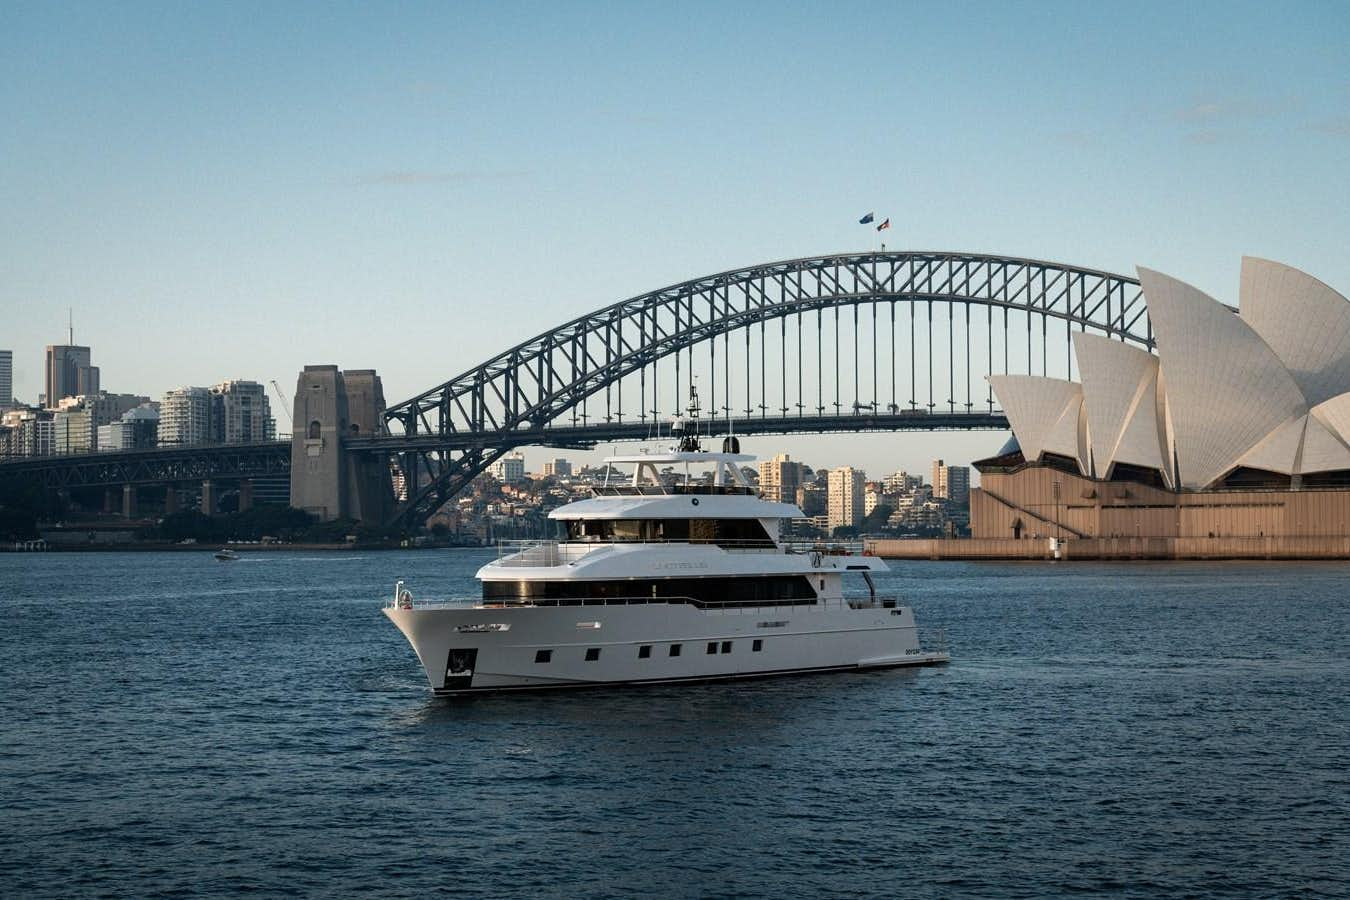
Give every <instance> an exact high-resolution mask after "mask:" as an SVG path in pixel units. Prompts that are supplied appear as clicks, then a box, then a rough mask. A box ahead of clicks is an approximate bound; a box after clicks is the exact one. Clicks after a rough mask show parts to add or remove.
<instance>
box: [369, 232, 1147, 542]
mask: <svg viewBox="0 0 1350 900" xmlns="http://www.w3.org/2000/svg"><path fill="white" fill-rule="evenodd" d="M1075 330H1084V331H1092V332H1095V333H1098V334H1105V335H1107V336H1110V337H1112V338H1116V339H1119V340H1122V341H1127V342H1131V343H1134V344H1136V345H1138V346H1141V347H1145V348H1148V349H1152V347H1153V333H1152V329H1151V326H1150V324H1149V321H1148V315H1147V310H1146V307H1145V302H1144V297H1143V293H1142V290H1141V288H1140V286H1139V282H1138V281H1137V280H1136V279H1133V278H1129V277H1126V276H1122V275H1114V274H1111V273H1108V272H1102V271H1097V270H1092V269H1083V268H1078V267H1074V266H1068V265H1063V264H1060V263H1052V262H1044V261H1039V260H1030V259H1018V258H1013V257H1003V256H989V255H981V254H970V253H945V252H926V251H894V252H888V251H882V252H865V253H847V254H835V255H827V256H816V257H808V258H804V259H794V260H786V261H782V262H774V263H767V264H763V265H758V266H752V267H749V268H744V269H737V270H732V271H727V272H721V273H719V274H716V275H710V276H707V277H705V278H698V279H693V280H690V281H686V282H682V283H680V284H676V285H671V286H669V287H665V288H661V289H659V290H656V291H652V292H650V293H647V294H642V295H640V296H637V297H633V298H631V299H628V300H624V301H621V302H619V303H615V304H613V305H611V306H607V307H605V308H603V309H600V310H597V311H596V312H593V313H590V314H588V315H585V316H581V317H578V318H576V319H573V320H572V321H570V322H567V323H565V324H563V325H561V326H559V327H557V328H554V329H551V330H549V331H546V332H544V333H542V334H540V335H538V336H536V337H534V338H532V339H530V340H528V341H525V342H524V343H521V344H518V345H517V346H515V347H512V348H511V349H509V350H506V351H504V352H503V353H500V354H498V355H497V356H495V357H493V358H492V359H490V360H488V361H486V362H484V363H482V364H481V365H479V366H476V367H475V368H472V369H469V370H467V371H465V372H463V373H461V374H460V375H458V376H456V377H455V378H452V379H450V380H449V381H446V382H444V383H442V384H440V385H437V386H436V387H434V388H431V389H430V390H427V391H424V392H422V393H420V394H418V395H417V396H415V397H413V398H411V399H409V400H407V401H404V402H403V403H400V404H398V405H396V406H393V407H391V408H390V409H388V411H387V412H386V421H387V425H388V427H389V432H390V436H389V437H388V438H385V439H383V440H381V441H379V442H378V443H379V444H380V445H382V446H383V447H384V448H385V449H386V450H388V449H394V450H395V451H396V452H397V453H398V454H399V456H398V458H399V466H400V468H401V469H402V471H403V473H404V476H405V479H406V484H407V485H408V488H407V497H406V500H404V501H403V502H402V503H401V505H400V507H399V510H398V513H397V515H396V518H397V519H401V520H403V521H419V520H422V519H425V517H426V516H427V515H428V514H429V513H430V512H432V511H434V509H435V508H437V507H438V506H439V505H440V504H441V503H443V502H444V501H445V500H446V499H448V498H449V497H451V496H453V495H454V494H456V493H457V492H458V491H459V490H461V489H463V487H464V486H465V485H466V484H467V483H468V481H469V480H471V479H472V478H473V477H474V476H476V475H477V474H479V473H480V472H482V471H483V470H484V469H486V468H487V467H488V466H489V465H491V463H492V462H494V461H495V460H496V459H498V458H500V456H501V455H503V454H504V453H506V452H508V451H509V450H510V449H512V448H513V447H517V446H522V445H525V444H532V443H544V444H550V443H553V444H556V445H560V446H575V445H579V444H577V443H574V442H575V441H578V439H577V438H575V437H573V435H577V434H586V433H596V434H598V433H600V432H604V431H606V430H608V431H612V432H616V433H617V432H622V433H627V434H631V433H633V432H634V429H635V428H636V430H637V431H638V432H640V431H641V430H642V428H643V427H644V426H646V427H648V428H650V429H651V430H652V431H653V433H654V432H655V431H656V430H657V429H658V428H659V427H660V423H661V422H662V421H663V418H666V417H669V416H670V415H672V414H674V413H676V412H678V411H679V409H680V408H681V405H682V404H683V402H684V398H685V397H686V396H687V393H688V388H689V386H690V385H691V384H693V383H694V382H695V381H696V382H697V384H698V387H699V391H700V394H701V395H702V397H703V402H704V404H705V408H709V407H710V410H709V411H710V413H711V414H712V415H714V416H716V417H718V418H722V419H727V420H730V421H731V422H732V423H733V424H735V425H736V427H737V428H738V430H755V431H765V430H775V431H792V430H804V431H806V430H809V431H822V430H852V429H850V428H849V425H848V420H849V419H853V420H855V421H856V420H857V419H858V417H860V416H863V417H871V418H874V419H875V418H890V419H892V420H895V419H897V418H904V417H906V416H908V417H910V418H917V417H926V416H941V421H942V422H943V423H944V424H943V425H938V424H937V423H938V421H939V420H938V419H937V418H934V419H932V420H927V419H921V420H920V421H925V422H926V421H932V422H933V423H934V426H935V427H991V426H990V424H989V423H990V422H991V421H1001V417H998V416H997V414H996V410H995V405H996V403H995V398H994V396H993V394H992V392H991V391H990V390H989V388H988V385H987V384H985V383H983V379H984V376H986V375H989V374H994V373H1014V374H1016V373H1020V374H1038V375H1050V376H1058V377H1071V376H1072V375H1073V357H1072V352H1071V335H1072V333H1073V332H1074V331H1075ZM943 394H945V395H946V396H945V397H944V396H943ZM963 417H964V418H963ZM991 417H992V418H991ZM756 419H758V420H759V422H758V423H755V422H754V421H753V420H756ZM793 420H796V421H797V422H798V423H800V424H799V426H798V427H794V424H793ZM833 420H838V421H833ZM775 422H776V423H778V424H775ZM963 422H964V423H967V424H964V425H963V424H962V423H963ZM915 424H916V425H917V424H918V422H915ZM755 425H758V427H754V426H755ZM780 425H781V427H780ZM553 438H556V439H553ZM373 443H376V442H372V444H373ZM582 443H584V441H583V442H582Z"/></svg>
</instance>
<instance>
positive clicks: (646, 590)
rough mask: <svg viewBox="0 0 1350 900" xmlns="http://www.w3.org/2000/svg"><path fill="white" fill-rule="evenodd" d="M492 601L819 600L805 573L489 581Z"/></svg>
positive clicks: (726, 603) (721, 603)
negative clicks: (747, 575)
mask: <svg viewBox="0 0 1350 900" xmlns="http://www.w3.org/2000/svg"><path fill="white" fill-rule="evenodd" d="M483 599H484V600H486V601H488V602H492V603H503V602H505V603H511V602H520V601H530V602H532V603H536V604H542V605H548V606H584V605H603V604H605V603H607V602H620V603H624V604H630V603H670V602H674V603H691V602H692V603H693V604H695V605H705V604H706V605H709V606H715V607H739V606H800V605H810V604H812V603H814V602H816V592H815V590H814V589H813V588H812V587H811V582H810V581H809V580H808V579H807V576H805V575H771V576H768V577H745V576H742V577H729V578H650V579H643V578H634V579H622V580H619V579H614V580H605V581H485V582H483Z"/></svg>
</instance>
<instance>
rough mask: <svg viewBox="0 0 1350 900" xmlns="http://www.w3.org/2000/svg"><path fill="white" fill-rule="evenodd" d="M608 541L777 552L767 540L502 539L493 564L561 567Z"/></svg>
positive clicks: (498, 544) (777, 549)
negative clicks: (713, 546) (710, 545)
mask: <svg viewBox="0 0 1350 900" xmlns="http://www.w3.org/2000/svg"><path fill="white" fill-rule="evenodd" d="M609 544H685V545H691V546H699V545H706V544H713V545H715V546H718V547H721V548H722V549H723V550H760V551H766V552H770V553H781V552H782V550H780V549H779V547H778V546H777V545H775V544H774V543H773V542H772V541H767V540H730V539H723V540H716V539H713V538H708V539H706V540H698V539H689V538H684V539H678V540H677V539H666V538H628V539H625V538H616V537H607V538H598V539H596V540H593V541H587V540H581V541H549V540H509V541H507V540H502V541H498V542H497V564H498V565H502V566H565V565H568V564H570V563H574V562H576V561H577V560H579V559H581V558H582V557H583V556H585V555H586V554H588V553H594V552H595V551H596V550H599V549H600V548H601V547H604V546H607V545H609Z"/></svg>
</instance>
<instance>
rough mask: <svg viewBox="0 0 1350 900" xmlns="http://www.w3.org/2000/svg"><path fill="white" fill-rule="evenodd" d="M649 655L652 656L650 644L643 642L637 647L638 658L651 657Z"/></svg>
mask: <svg viewBox="0 0 1350 900" xmlns="http://www.w3.org/2000/svg"><path fill="white" fill-rule="evenodd" d="M651 656H652V645H651V644H643V645H642V646H641V647H639V648H638V659H651Z"/></svg>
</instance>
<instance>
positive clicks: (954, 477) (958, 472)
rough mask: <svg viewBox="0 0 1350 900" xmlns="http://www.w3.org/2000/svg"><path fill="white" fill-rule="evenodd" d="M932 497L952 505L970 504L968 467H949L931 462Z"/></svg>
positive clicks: (939, 461)
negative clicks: (949, 502) (948, 501)
mask: <svg viewBox="0 0 1350 900" xmlns="http://www.w3.org/2000/svg"><path fill="white" fill-rule="evenodd" d="M933 496H934V497H938V498H941V499H944V500H950V501H952V502H953V503H959V504H963V505H964V504H966V503H969V502H970V466H949V465H947V464H946V463H944V462H943V461H942V460H940V459H935V460H933Z"/></svg>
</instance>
